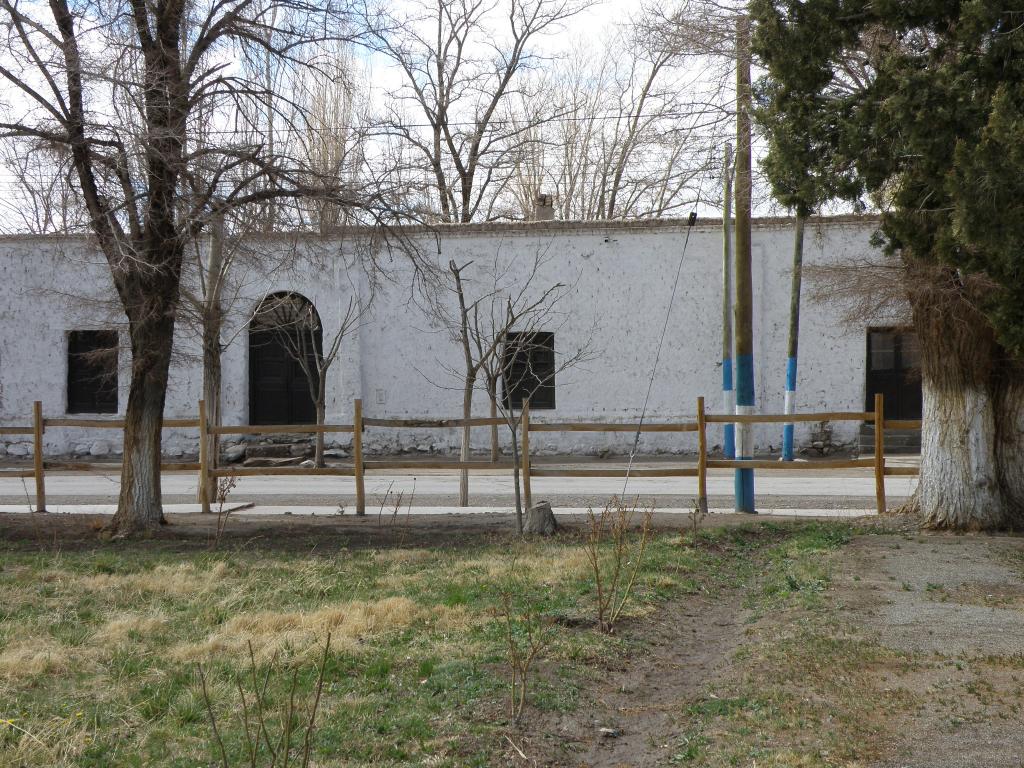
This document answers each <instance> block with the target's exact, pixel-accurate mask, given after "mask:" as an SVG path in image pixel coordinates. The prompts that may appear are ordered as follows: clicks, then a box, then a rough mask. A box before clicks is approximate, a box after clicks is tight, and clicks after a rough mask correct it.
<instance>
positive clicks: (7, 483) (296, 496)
mask: <svg viewBox="0 0 1024 768" xmlns="http://www.w3.org/2000/svg"><path fill="white" fill-rule="evenodd" d="M897 461H898V463H903V464H906V463H910V461H908V460H907V459H905V458H901V459H899V460H897ZM916 483H917V479H916V478H913V477H890V478H887V479H886V490H887V496H888V499H889V502H890V504H894V503H899V502H900V501H901V500H903V499H905V498H906V497H908V496H910V495H911V493H912V492H913V490H914V487H915V486H916ZM118 488H119V483H118V472H117V470H116V469H108V470H107V471H104V472H94V473H64V472H48V473H47V476H46V490H47V499H48V501H49V505H50V506H51V507H54V506H57V505H82V504H88V505H110V504H113V503H115V502H116V501H117V493H118ZM532 488H533V496H534V498H535V499H540V498H543V499H548V500H550V501H551V502H552V503H553V504H554V505H556V506H557V507H560V508H585V507H587V506H590V505H594V504H603V503H604V501H606V500H607V499H608V497H610V496H612V495H614V494H621V493H622V491H623V481H622V480H621V479H617V478H534V479H533V482H532ZM163 489H164V495H165V501H166V503H168V504H191V503H194V502H195V493H196V475H195V473H194V472H172V473H165V475H164V477H163ZM756 489H757V505H758V508H759V509H763V510H765V511H768V510H770V509H787V510H792V509H803V510H812V509H813V510H833V511H838V510H843V509H848V510H870V509H873V508H874V506H875V484H874V477H873V475H872V473H871V470H869V469H852V470H822V471H821V472H806V471H804V472H800V471H794V470H771V471H759V472H758V474H757V481H756ZM732 490H733V476H732V472H731V471H729V470H712V471H711V472H710V473H709V477H708V496H709V503H710V506H711V507H712V508H719V509H728V508H731V506H732V503H733V499H732ZM32 491H33V482H32V480H31V479H28V480H24V481H23V480H21V479H17V478H9V477H8V478H4V477H0V505H2V506H3V508H4V509H6V510H8V511H10V508H11V507H14V508H24V507H26V506H27V502H28V500H29V499H30V498H31V495H30V494H31V493H32ZM626 492H627V495H628V496H634V495H638V496H640V498H641V499H642V500H648V499H649V500H651V501H652V502H653V503H655V504H656V506H657V507H658V508H659V509H666V508H679V509H689V508H692V503H693V498H694V497H695V496H696V493H697V480H696V478H649V477H643V478H631V479H630V481H629V484H628V486H627V488H626ZM366 493H367V505H368V506H369V507H374V508H376V507H379V506H380V505H381V504H385V505H390V506H392V507H393V505H394V503H395V501H396V500H397V497H398V495H399V494H400V495H401V496H402V505H403V507H404V506H406V505H408V504H409V499H410V498H412V504H413V506H414V507H423V508H449V507H451V505H453V504H454V503H455V502H456V499H457V494H458V475H457V474H456V473H452V472H449V471H447V470H440V471H439V470H424V471H422V472H419V473H413V472H400V473H399V472H396V473H388V474H374V475H371V476H368V477H367V478H366ZM470 498H471V503H473V504H474V505H475V506H480V507H486V508H491V509H494V508H505V507H507V506H508V505H510V504H512V503H513V492H512V483H511V476H510V475H509V474H508V473H507V472H491V471H474V472H472V473H471V477H470ZM230 499H231V503H232V504H237V503H243V502H253V503H255V504H256V505H257V508H264V507H266V508H270V507H307V506H309V507H323V508H325V509H337V507H338V505H339V504H340V505H343V506H345V507H346V508H349V509H351V508H352V507H353V506H354V503H355V481H354V479H353V478H351V477H244V478H238V485H237V487H236V488H235V489H234V490H233V491H232V493H231V497H230ZM385 499H386V501H385Z"/></svg>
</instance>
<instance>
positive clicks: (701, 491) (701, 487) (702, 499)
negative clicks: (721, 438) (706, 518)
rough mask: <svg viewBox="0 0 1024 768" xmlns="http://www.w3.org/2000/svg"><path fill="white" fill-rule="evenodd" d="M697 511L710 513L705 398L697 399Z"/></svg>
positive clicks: (704, 513) (703, 513)
mask: <svg viewBox="0 0 1024 768" xmlns="http://www.w3.org/2000/svg"><path fill="white" fill-rule="evenodd" d="M697 509H698V511H699V512H700V514H702V515H706V514H707V513H708V431H707V419H706V418H705V413H704V398H703V397H698V398H697Z"/></svg>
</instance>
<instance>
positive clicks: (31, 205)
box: [0, 139, 87, 235]
mask: <svg viewBox="0 0 1024 768" xmlns="http://www.w3.org/2000/svg"><path fill="white" fill-rule="evenodd" d="M69 160H70V157H69V156H68V154H67V153H66V152H62V151H60V150H59V149H56V150H55V149H54V148H53V147H52V146H51V145H50V144H49V143H48V142H44V141H38V142H34V143H30V144H29V147H28V149H27V150H26V146H25V145H24V142H15V141H11V140H10V139H8V140H7V141H3V142H0V169H3V170H4V171H6V172H7V173H8V174H9V175H10V178H9V180H5V181H3V182H0V192H3V193H4V194H3V195H0V210H4V211H6V212H7V214H8V221H6V222H0V232H4V233H14V232H30V233H32V234H34V235H45V234H54V233H69V232H81V231H84V230H85V229H86V224H87V222H86V217H85V211H84V210H83V209H82V206H81V205H80V204H79V201H78V200H77V198H76V197H75V195H74V194H73V193H72V191H71V187H70V185H69V184H68V178H67V177H68V173H69V172H70V171H71V168H70V162H69Z"/></svg>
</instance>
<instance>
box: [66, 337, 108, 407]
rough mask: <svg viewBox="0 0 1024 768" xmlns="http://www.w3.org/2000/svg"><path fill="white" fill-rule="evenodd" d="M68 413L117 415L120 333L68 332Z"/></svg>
mask: <svg viewBox="0 0 1024 768" xmlns="http://www.w3.org/2000/svg"><path fill="white" fill-rule="evenodd" d="M68 413H117V331H70V332H69V333H68Z"/></svg>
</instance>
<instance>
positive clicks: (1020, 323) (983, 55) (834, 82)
mask: <svg viewBox="0 0 1024 768" xmlns="http://www.w3.org/2000/svg"><path fill="white" fill-rule="evenodd" d="M751 13H752V15H753V16H754V19H755V22H756V29H755V51H756V53H757V54H758V55H759V56H760V57H761V60H762V61H763V63H764V65H765V67H766V69H767V72H768V74H767V76H766V77H765V79H764V81H763V83H762V88H761V93H762V95H763V105H762V107H763V113H764V114H765V115H766V118H765V120H764V124H765V127H766V130H767V132H768V134H769V137H770V158H769V162H768V171H769V173H770V174H771V176H772V178H773V181H774V182H775V184H776V186H777V187H779V186H780V185H781V186H782V187H783V188H784V189H785V185H786V184H787V183H789V184H790V185H792V183H793V182H792V180H793V179H794V178H799V177H800V174H801V173H807V174H809V175H810V176H811V177H815V178H818V179H824V180H827V181H828V185H829V186H830V188H831V190H830V191H831V192H832V193H834V195H835V196H836V197H840V198H844V199H847V200H857V201H859V200H861V199H863V198H864V197H868V198H870V199H871V200H872V201H873V202H874V203H875V204H876V205H877V206H878V207H879V208H880V209H881V210H882V211H883V213H882V221H881V232H882V235H883V238H884V242H885V245H886V247H887V249H888V250H889V251H890V252H891V253H894V254H898V255H899V257H900V259H901V260H902V263H903V265H904V276H905V281H904V288H905V290H906V295H907V298H908V300H909V302H910V306H911V310H912V313H913V317H914V325H915V328H916V330H917V332H918V334H919V337H920V339H921V345H922V376H923V386H924V429H923V435H922V456H921V460H922V466H921V482H920V486H919V490H918V495H917V498H916V503H917V504H918V505H919V506H920V510H921V512H922V513H923V514H924V515H925V518H926V520H927V522H928V523H929V524H931V525H933V526H935V527H948V528H960V529H970V528H994V527H1008V526H1020V525H1022V524H1024V376H1022V375H1021V374H1022V370H1024V368H1022V365H1021V360H1022V359H1024V269H1022V267H1024V262H1022V259H1021V257H1022V255H1024V251H1022V246H1021V244H1022V243H1024V195H1022V193H1024V2H1021V1H1020V0H1001V1H1000V2H995V1H994V0H971V1H969V2H952V1H951V0H874V1H873V2H868V0H753V2H752V3H751ZM805 169H806V170H805ZM776 191H779V190H778V189H777V190H776Z"/></svg>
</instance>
